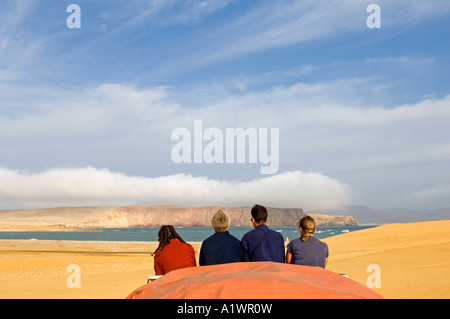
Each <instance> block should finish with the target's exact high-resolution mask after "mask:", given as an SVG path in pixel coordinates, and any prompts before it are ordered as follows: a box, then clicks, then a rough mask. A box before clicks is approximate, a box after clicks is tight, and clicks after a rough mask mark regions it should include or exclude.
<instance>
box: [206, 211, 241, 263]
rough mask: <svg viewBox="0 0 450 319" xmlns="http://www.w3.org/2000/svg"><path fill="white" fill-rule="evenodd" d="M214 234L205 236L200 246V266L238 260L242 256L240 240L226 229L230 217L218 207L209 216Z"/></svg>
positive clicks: (228, 225)
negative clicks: (210, 216)
mask: <svg viewBox="0 0 450 319" xmlns="http://www.w3.org/2000/svg"><path fill="white" fill-rule="evenodd" d="M211 225H212V228H213V229H214V232H215V233H214V234H213V235H211V236H210V237H208V238H206V239H205V240H204V241H203V243H202V246H201V248H200V256H199V264H200V266H206V265H217V264H226V263H233V262H239V261H241V258H242V250H241V246H240V241H239V239H237V238H236V237H234V236H233V235H231V234H230V233H229V231H228V229H229V227H230V217H229V216H228V214H227V213H225V212H224V211H223V210H221V209H218V210H217V211H216V212H215V213H214V214H213V216H212V218H211Z"/></svg>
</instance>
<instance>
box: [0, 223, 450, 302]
mask: <svg viewBox="0 0 450 319" xmlns="http://www.w3.org/2000/svg"><path fill="white" fill-rule="evenodd" d="M449 228H450V220H444V221H437V222H421V223H409V224H387V225H381V226H378V227H373V228H369V229H364V230H358V231H354V232H350V233H343V234H339V235H336V236H333V237H328V238H326V239H323V241H324V242H326V243H327V244H328V246H329V250H330V257H329V263H328V265H327V268H326V269H327V270H329V271H333V272H335V273H344V274H346V275H348V276H349V278H350V279H352V280H355V281H357V282H359V283H361V284H363V285H366V284H367V280H368V278H369V276H370V275H371V273H370V272H368V271H367V268H368V266H369V265H379V268H380V270H381V287H380V288H372V289H374V290H375V291H376V292H378V293H380V294H381V295H382V296H383V297H385V298H388V299H397V298H402V299H403V298H413V299H429V298H438V299H440V298H446V299H448V298H450V260H449V259H448V252H449V251H450V232H449V231H448V229H449ZM188 242H189V243H190V244H191V245H193V247H194V250H195V252H196V258H197V265H198V254H199V250H200V247H201V242H190V241H188ZM156 247H157V242H155V241H151V242H144V241H135V242H120V241H115V242H112V241H66V240H37V239H27V240H10V239H2V240H0V276H1V278H2V285H1V288H0V298H12V299H14V298H23V299H32V298H39V299H41V298H44V299H77V298H83V299H104V298H106V299H111V298H112V299H116V298H118V299H123V298H125V297H126V296H127V295H128V294H129V293H131V292H132V291H134V290H135V289H136V288H138V287H140V286H142V285H143V284H145V283H146V281H147V277H148V276H151V275H154V270H153V257H151V255H150V253H151V252H153V251H154V250H155V249H156ZM424 256H426V258H424ZM73 264H75V265H79V267H80V270H81V288H79V289H78V288H72V289H70V288H68V287H67V283H66V282H67V280H68V277H69V276H70V272H68V271H67V267H68V266H69V265H73Z"/></svg>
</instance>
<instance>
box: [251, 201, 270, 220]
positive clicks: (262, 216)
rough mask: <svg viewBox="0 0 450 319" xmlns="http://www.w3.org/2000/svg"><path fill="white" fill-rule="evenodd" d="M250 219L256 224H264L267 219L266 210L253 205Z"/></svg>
mask: <svg viewBox="0 0 450 319" xmlns="http://www.w3.org/2000/svg"><path fill="white" fill-rule="evenodd" d="M251 213H252V217H253V219H254V220H255V222H257V223H261V222H265V221H266V219H267V216H268V214H267V209H266V208H265V207H264V206H261V205H255V206H253V207H252V212H251Z"/></svg>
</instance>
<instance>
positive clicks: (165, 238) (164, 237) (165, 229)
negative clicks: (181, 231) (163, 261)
mask: <svg viewBox="0 0 450 319" xmlns="http://www.w3.org/2000/svg"><path fill="white" fill-rule="evenodd" d="M171 239H178V240H179V241H180V242H182V243H186V242H185V241H184V240H183V238H181V236H180V235H178V233H177V232H176V230H175V228H174V227H173V226H172V225H162V226H161V228H160V229H159V231H158V242H159V245H158V248H156V250H155V251H154V252H153V253H152V255H155V254H156V252H157V251H158V250H159V253H161V251H162V250H163V249H164V247H166V246H167V245H168V244H169V243H170V240H171Z"/></svg>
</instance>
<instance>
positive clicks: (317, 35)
mask: <svg viewBox="0 0 450 319" xmlns="http://www.w3.org/2000/svg"><path fill="white" fill-rule="evenodd" d="M373 4H375V5H376V6H375V7H376V8H375V9H373V6H370V5H373ZM71 5H76V8H75V9H73V8H74V7H73V6H71ZM78 9H79V10H78ZM378 9H379V10H378ZM449 18H450V2H449V1H447V0H430V1H419V0H408V1H406V0H396V1H387V0H386V1H385V0H370V1H365V0H339V1H332V0H322V1H304V0H297V1H289V0H277V1H266V0H258V1H243V0H241V1H239V0H184V1H182V0H126V1H125V0H95V1H94V0H70V1H63V0H45V1H44V0H2V1H1V2H0V209H22V208H45V207H58V206H116V205H181V206H207V205H221V206H252V205H253V204H255V203H258V204H261V205H266V206H270V207H289V208H305V209H327V208H333V207H337V206H339V205H365V206H369V207H372V208H395V207H401V208H428V209H438V208H444V207H450V196H448V194H450V125H449V123H450V85H449V84H450V54H449V52H450V44H449V43H450V41H449V40H450V23H448V21H449ZM77 23H78V25H77ZM375 23H378V24H375ZM196 123H197V124H196ZM199 123H200V124H201V125H200V126H199V125H198V124H199ZM238 129H242V130H244V131H245V132H250V131H251V132H253V133H254V135H252V137H250V135H249V137H248V139H247V140H246V141H247V144H243V145H244V148H239V146H238V145H237V140H236V143H235V144H236V145H235V146H236V148H235V149H234V148H233V147H234V146H233V144H231V143H232V140H231V138H229V139H227V136H228V135H227V130H231V131H234V132H237V130H238ZM264 130H266V131H264ZM179 132H182V133H183V134H181V135H180V134H175V133H179ZM264 132H266V133H267V132H268V133H269V134H266V136H265V135H264ZM276 132H278V134H275V133H276ZM253 133H252V134H253ZM230 145H231V146H230ZM231 149H234V150H235V153H234V155H235V157H233V153H231V151H230V150H231ZM227 153H228V154H227ZM174 154H175V155H174ZM177 154H178V155H179V156H178V157H177ZM195 154H200V155H199V157H198V158H197V160H196V158H195V157H196V155H195ZM181 155H182V156H181ZM202 155H203V156H202ZM227 156H230V159H231V160H230V161H227V160H226V158H227ZM239 156H243V160H242V158H241V160H240V162H239V161H238V157H239ZM252 156H253V157H252ZM181 157H182V158H184V159H185V160H184V161H182V162H180V161H179V158H181ZM177 158H178V160H177ZM211 158H212V159H213V161H211ZM186 159H189V160H186ZM221 159H222V160H221ZM269 160H270V164H273V169H272V172H270V173H262V167H264V166H268V161H269Z"/></svg>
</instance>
